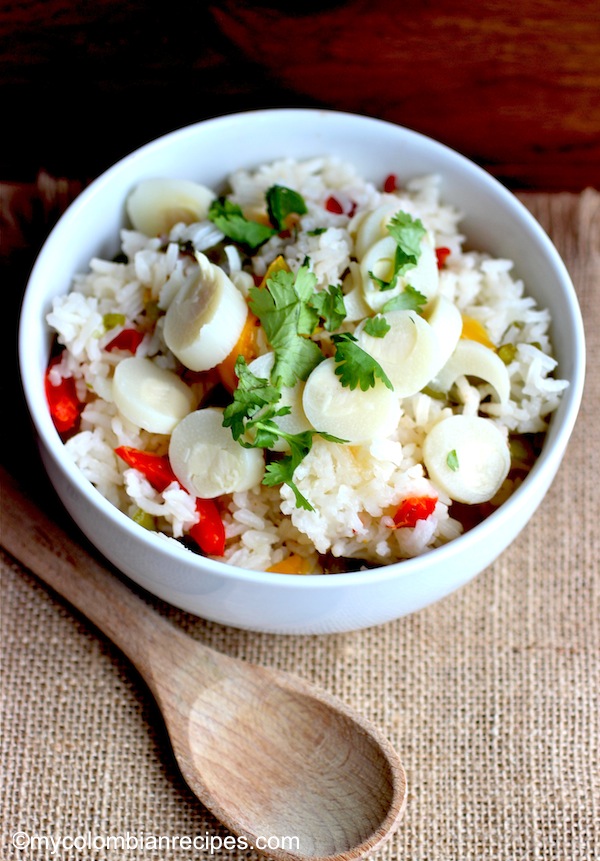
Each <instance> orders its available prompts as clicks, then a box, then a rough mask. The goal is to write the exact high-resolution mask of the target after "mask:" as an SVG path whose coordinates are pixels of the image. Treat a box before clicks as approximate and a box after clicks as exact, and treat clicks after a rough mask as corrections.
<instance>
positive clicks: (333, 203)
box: [325, 195, 344, 215]
mask: <svg viewBox="0 0 600 861" xmlns="http://www.w3.org/2000/svg"><path fill="white" fill-rule="evenodd" d="M325 209H326V210H327V212H334V213H335V214H336V215H343V214H344V207H343V206H342V204H341V203H340V202H339V200H338V199H337V197H334V196H333V195H330V196H329V197H328V198H327V200H326V201H325Z"/></svg>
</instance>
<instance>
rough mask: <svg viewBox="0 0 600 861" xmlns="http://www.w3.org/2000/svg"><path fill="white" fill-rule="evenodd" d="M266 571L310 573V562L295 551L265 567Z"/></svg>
mask: <svg viewBox="0 0 600 861" xmlns="http://www.w3.org/2000/svg"><path fill="white" fill-rule="evenodd" d="M267 571H272V572H274V573H276V574H310V563H309V561H308V559H304V558H303V557H302V556H298V554H297V553H292V554H290V556H286V558H285V559H282V560H281V562H276V563H275V565H271V567H270V568H267Z"/></svg>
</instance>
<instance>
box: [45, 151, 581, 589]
mask: <svg viewBox="0 0 600 861" xmlns="http://www.w3.org/2000/svg"><path fill="white" fill-rule="evenodd" d="M274 184H280V185H285V186H287V187H289V188H293V189H295V190H297V191H298V192H299V193H300V194H301V195H302V196H303V198H304V200H305V202H306V205H307V210H308V211H307V213H306V214H305V215H303V216H302V217H301V219H300V230H299V231H298V232H297V235H296V236H295V237H294V236H292V237H289V238H282V237H280V236H275V237H273V238H271V239H270V240H269V241H268V242H266V243H265V244H264V245H263V246H262V247H261V248H260V249H259V251H258V252H257V253H256V255H255V256H254V258H253V259H252V261H251V265H252V271H253V273H254V275H256V276H262V275H264V273H265V271H266V268H267V266H268V264H269V263H270V262H271V261H272V260H273V259H274V258H275V257H276V256H277V255H278V254H283V255H284V257H285V259H286V261H287V262H288V264H289V266H290V268H291V269H292V271H297V269H298V268H299V267H300V266H301V265H302V264H303V262H304V261H305V259H306V258H307V257H308V258H309V259H310V262H311V268H312V270H313V271H314V273H315V275H316V277H317V280H318V286H319V288H320V289H323V288H325V287H327V286H328V285H329V284H340V283H341V282H342V279H343V276H344V274H345V272H346V271H347V270H348V266H349V263H350V259H351V256H352V253H353V239H352V236H351V234H350V232H349V230H348V225H349V222H350V218H351V215H352V214H353V213H354V212H356V211H357V212H361V211H362V210H372V209H375V208H376V207H377V206H378V205H380V204H381V203H382V202H385V201H386V200H387V199H388V198H389V197H390V195H388V194H386V193H384V192H381V191H379V190H378V189H377V188H375V187H374V186H373V185H372V184H371V183H369V182H366V181H364V180H363V179H362V178H361V177H359V176H358V175H357V173H356V171H355V170H354V168H353V167H352V166H351V165H348V164H345V163H343V162H340V161H338V160H336V159H332V158H319V159H312V160H309V161H306V162H303V163H297V162H294V161H292V160H289V159H285V160H282V161H278V162H275V163H273V164H270V165H266V166H264V167H262V168H260V169H259V170H258V171H253V172H249V171H237V172H236V173H234V174H233V175H232V177H231V179H230V186H231V192H232V193H231V199H232V200H233V201H234V202H237V203H239V204H240V205H241V206H242V208H243V209H244V211H245V212H246V213H247V214H248V215H249V216H251V215H252V213H253V212H254V211H257V212H258V211H259V210H262V209H263V208H264V194H265V191H266V190H267V189H268V188H269V187H271V186H272V185H274ZM440 189H441V182H440V180H439V178H437V177H435V176H433V177H419V178H416V179H414V180H413V181H411V182H410V183H408V185H407V186H406V187H405V188H404V189H403V190H402V191H400V192H398V193H397V194H396V195H395V196H394V201H395V205H396V209H403V210H405V211H407V212H409V213H410V214H411V215H413V216H414V217H418V218H420V219H421V221H422V222H423V224H424V225H425V227H426V228H428V229H429V230H430V231H432V232H433V235H434V238H435V245H436V247H447V248H449V249H450V250H451V255H450V257H449V259H448V264H447V265H446V266H445V267H444V268H443V269H442V271H441V272H440V293H442V294H443V295H445V296H447V297H448V298H449V299H451V300H452V301H453V302H454V303H455V304H456V305H457V306H458V308H459V309H460V310H461V312H462V313H463V314H465V315H467V316H469V317H472V318H474V319H475V320H478V321H479V322H480V323H481V324H482V325H483V326H484V327H485V328H486V330H487V332H488V333H489V336H490V338H491V340H492V341H493V342H494V343H495V344H496V345H500V344H502V343H511V344H514V345H516V350H515V353H514V358H513V359H512V361H511V362H510V364H509V365H508V372H509V376H510V383H511V396H510V400H509V401H508V403H506V404H500V403H498V402H497V401H496V400H493V399H492V400H489V399H487V400H486V395H487V394H489V391H490V388H489V386H486V384H482V385H481V386H476V385H473V384H472V383H470V382H469V381H468V380H467V379H466V378H462V379H461V380H459V381H458V384H457V391H458V396H459V399H460V403H459V405H458V406H453V407H451V406H449V405H448V404H446V403H445V402H444V401H440V400H437V399H436V398H433V397H430V396H429V395H428V394H424V393H419V394H417V395H415V396H413V397H411V398H405V399H404V400H403V401H402V403H401V407H402V416H401V419H400V422H399V425H398V427H397V430H396V431H395V432H394V434H393V435H391V436H390V437H389V438H386V439H376V440H373V441H371V442H370V443H369V444H365V445H353V446H349V445H337V444H335V443H331V442H327V441H325V440H323V439H322V438H320V437H318V436H316V437H315V438H314V441H313V446H312V449H311V451H310V453H309V454H308V456H307V457H306V458H305V459H304V460H303V461H302V462H301V463H300V465H299V466H298V467H297V469H296V472H295V475H294V481H295V483H296V485H297V487H298V489H299V490H300V492H301V493H303V494H304V495H305V496H306V497H307V498H309V499H310V500H311V503H312V505H313V507H314V510H313V511H307V510H305V509H302V508H298V507H296V504H295V498H294V494H293V492H292V490H291V489H290V487H289V486H287V485H283V486H280V487H272V488H269V487H265V486H264V485H259V486H258V487H255V488H253V489H252V490H250V491H246V492H244V493H234V494H231V495H229V496H228V497H225V498H223V499H222V500H221V504H222V514H223V519H224V522H225V526H226V535H227V546H226V552H225V559H226V561H228V562H230V563H232V564H235V565H240V566H242V567H246V568H251V569H256V570H264V569H267V568H269V567H270V566H272V565H276V564H277V563H279V562H280V561H281V560H283V559H284V558H285V557H287V556H289V554H290V553H294V554H297V555H299V556H302V557H305V558H306V559H307V560H308V564H309V567H310V569H311V570H312V571H315V572H317V573H318V572H321V571H322V570H328V569H327V567H326V566H325V568H324V567H323V566H324V563H323V559H324V558H328V559H329V560H331V557H341V558H342V559H350V558H355V559H357V560H360V561H361V562H363V561H364V562H365V563H366V564H385V563H389V562H393V561H396V560H399V559H403V558H407V557H411V556H415V555H418V554H420V553H423V552H424V551H426V550H427V549H429V548H432V547H435V546H437V545H439V544H442V543H445V542H447V541H449V540H452V539H453V538H454V537H456V536H457V535H458V534H460V532H461V531H462V526H461V523H460V522H459V521H458V520H457V519H454V518H453V517H452V505H451V500H450V499H449V498H448V497H446V496H445V494H444V493H443V492H441V491H440V489H439V488H437V487H435V486H433V484H432V482H431V481H430V479H429V478H428V477H427V474H426V471H425V468H424V466H423V461H422V454H421V446H422V443H423V439H424V437H425V435H426V433H427V431H428V430H429V429H430V428H431V427H432V426H433V425H434V424H435V423H436V422H437V421H439V420H440V418H441V417H443V416H445V415H450V414H452V412H453V411H454V412H464V413H465V414H472V415H476V414H478V413H479V414H482V415H486V416H489V417H490V418H492V419H493V420H494V422H495V423H496V424H497V425H498V427H500V428H502V429H503V430H504V432H505V433H507V434H508V433H509V432H510V433H511V434H524V433H528V434H529V433H543V432H544V431H545V429H546V427H547V419H548V416H549V415H550V413H551V412H552V411H553V410H555V409H556V407H557V405H558V403H559V400H560V395H561V392H562V391H563V390H564V389H565V387H566V385H567V384H566V382H564V381H561V380H557V379H555V378H554V377H553V372H554V370H555V368H556V361H555V360H554V359H553V358H552V355H551V345H550V342H549V337H548V330H549V324H550V318H549V314H548V312H547V311H546V310H544V309H539V308H537V307H536V305H535V302H534V301H533V300H532V299H531V298H530V297H528V296H527V295H526V293H525V287H524V285H523V283H522V282H521V281H520V280H518V279H515V278H514V277H513V275H512V268H513V264H512V262H511V261H509V260H496V259H491V258H490V257H489V255H486V254H485V253H480V252H474V251H469V252H465V251H463V248H462V246H463V241H464V237H463V236H462V235H461V233H460V231H459V227H458V225H459V220H460V213H458V212H457V211H456V210H455V209H454V208H453V207H451V206H449V205H448V204H446V203H442V201H441V199H440ZM332 194H333V195H335V198H336V200H337V201H338V202H339V203H340V204H341V206H342V208H343V209H344V213H343V214H337V213H332V212H329V211H328V210H327V209H326V208H325V202H326V201H327V199H328V197H329V196H330V195H332ZM323 227H326V228H327V230H325V231H324V232H321V233H319V234H318V235H310V231H312V230H315V228H323ZM223 239H224V237H223V234H222V233H221V232H220V231H219V230H218V229H217V228H216V227H215V226H214V224H212V223H211V222H208V221H207V222H202V223H197V224H191V225H184V224H179V225H176V226H175V227H174V228H173V230H172V231H171V234H170V237H169V242H168V243H166V247H165V243H164V241H163V240H161V239H158V238H149V237H147V236H144V235H143V234H141V233H138V232H136V231H134V230H123V231H122V234H121V246H122V251H123V254H124V255H125V257H126V260H127V262H124V263H123V262H110V261H106V260H98V259H94V260H92V261H91V262H90V268H89V271H88V272H87V273H84V274H79V275H77V276H76V277H75V278H74V282H73V285H72V289H71V291H70V292H69V293H68V294H66V295H65V296H62V297H59V298H58V299H56V300H55V302H54V305H53V308H52V311H51V312H50V314H49V315H48V318H47V319H48V323H49V325H50V326H51V327H52V328H53V329H54V330H55V332H56V333H57V340H58V343H59V344H60V345H62V346H64V347H65V348H66V349H65V351H64V352H63V354H62V359H61V361H60V363H59V364H57V365H55V366H54V367H53V369H52V381H54V382H55V383H57V382H58V381H59V380H60V379H61V378H62V377H73V378H74V379H75V381H76V384H77V390H78V394H79V397H80V399H81V400H85V402H86V406H85V408H84V410H83V413H82V416H81V426H80V429H79V430H78V432H77V433H75V434H74V435H73V436H71V437H70V438H69V439H68V440H67V442H66V450H67V452H68V453H69V455H70V456H71V457H72V458H73V460H74V461H75V463H76V464H77V465H78V466H79V468H80V469H81V470H82V472H83V474H84V475H85V476H86V477H87V478H88V479H89V480H90V481H91V482H92V483H93V484H95V485H96V487H97V488H98V490H99V491H100V492H101V493H102V494H103V495H104V496H106V497H107V499H109V500H110V501H111V502H112V503H113V504H115V505H116V506H118V507H119V508H120V509H121V510H123V511H124V512H126V513H127V514H129V515H130V516H133V515H134V513H135V512H136V511H142V512H147V513H148V514H149V515H151V516H152V517H154V518H155V519H156V521H155V522H156V524H157V528H158V529H159V530H160V531H162V532H164V533H165V534H166V535H168V536H171V537H174V538H179V537H181V536H182V535H184V534H185V533H186V532H187V531H188V530H189V528H190V526H192V525H193V523H195V522H196V520H197V514H196V512H195V506H194V500H193V498H192V497H191V496H190V495H189V494H188V493H187V492H186V491H184V490H182V488H181V487H180V486H179V485H178V484H177V483H174V484H173V485H171V486H169V488H167V490H165V491H164V492H163V493H158V492H157V491H156V490H154V489H153V488H152V487H151V485H150V484H149V483H148V481H147V480H146V479H145V478H143V476H141V474H140V473H139V472H137V471H136V470H134V469H130V468H128V467H127V466H126V465H125V464H124V463H123V462H122V461H121V459H120V458H118V457H117V455H116V454H115V452H114V450H115V448H116V447H118V446H121V445H127V446H133V447H134V448H139V449H142V450H145V451H152V452H157V453H159V454H164V453H166V451H167V449H168V442H169V440H168V437H167V436H163V435H156V434H150V433H148V432H146V431H144V430H142V429H141V428H139V427H136V426H134V425H132V424H131V423H130V422H129V421H127V420H126V419H125V418H124V417H123V416H122V415H120V413H119V411H118V410H117V408H116V406H115V405H114V403H113V399H112V392H111V379H112V375H113V373H114V368H115V365H116V364H117V363H118V362H119V361H120V359H121V358H122V357H123V354H122V353H120V352H119V351H113V352H110V351H107V350H106V349H105V348H106V346H107V344H108V343H109V342H110V341H111V340H112V339H113V338H114V337H115V335H116V334H117V333H118V332H119V331H120V329H122V328H126V326H129V327H130V326H131V325H132V324H134V325H135V324H136V322H139V321H140V319H142V318H141V315H142V312H143V311H144V309H145V308H147V307H148V304H149V303H154V304H155V305H156V307H157V308H158V309H159V311H164V310H166V309H167V308H168V307H169V304H170V302H171V301H172V299H173V297H174V296H175V294H176V293H177V291H178V290H179V288H180V287H181V285H182V284H183V283H184V282H185V280H186V278H187V277H189V276H190V274H191V273H193V271H194V267H195V265H196V264H195V261H194V258H193V257H192V256H189V255H185V254H182V253H180V243H192V244H193V245H194V247H195V248H196V249H197V250H200V251H208V250H209V249H211V248H213V247H214V246H215V245H217V244H218V243H222V242H223ZM224 259H225V264H224V266H225V268H226V269H227V271H228V272H229V273H230V275H231V277H232V278H233V279H234V280H235V278H234V276H236V277H237V278H238V280H236V284H238V286H239V287H240V289H242V290H244V289H245V287H246V286H247V282H246V281H245V280H244V278H246V279H248V278H249V276H248V275H247V274H245V273H243V272H242V271H241V270H242V265H243V260H242V258H241V256H240V253H239V251H238V250H237V248H236V247H235V246H234V245H231V244H230V245H225V246H224ZM250 283H251V282H250ZM242 285H244V287H242ZM107 314H121V315H123V318H124V319H125V320H126V321H127V322H126V324H124V325H122V326H120V327H117V328H116V329H114V328H113V329H111V330H110V331H109V332H106V331H105V329H104V324H103V319H104V316H105V315H107ZM162 323H163V320H162V318H161V317H159V320H158V323H157V325H156V328H155V329H154V331H152V330H148V332H147V333H146V334H145V336H144V339H143V341H142V343H141V344H140V346H139V348H138V350H137V355H138V356H145V357H149V358H152V359H153V360H154V361H156V362H157V363H158V364H160V365H162V366H163V367H167V368H171V369H174V370H179V369H180V366H179V365H178V362H177V361H176V359H175V358H174V356H173V355H172V354H171V353H170V352H169V351H168V349H167V348H166V345H165V343H164V340H163V338H162ZM197 391H198V396H199V397H200V394H201V392H202V388H201V383H198V388H197ZM513 486H514V482H513V479H512V478H511V479H507V481H506V483H505V486H504V487H503V488H502V489H501V493H500V495H501V496H502V494H503V495H504V496H506V495H508V494H509V493H510V492H511V491H512V489H513ZM412 496H417V497H420V496H436V497H437V498H438V502H437V504H436V506H435V510H434V512H433V513H432V514H431V515H430V516H429V517H427V518H426V519H424V520H419V521H418V522H417V525H416V526H415V527H414V528H394V527H395V524H394V522H393V519H392V513H393V511H394V510H395V508H396V507H397V506H398V504H399V503H400V502H401V501H402V500H403V499H405V498H407V497H412ZM334 567H335V566H334Z"/></svg>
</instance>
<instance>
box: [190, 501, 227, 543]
mask: <svg viewBox="0 0 600 861" xmlns="http://www.w3.org/2000/svg"><path fill="white" fill-rule="evenodd" d="M196 511H197V512H198V515H199V517H200V520H199V521H198V523H195V524H194V525H193V526H192V528H191V529H190V532H189V534H190V537H191V538H193V539H194V541H195V542H196V544H197V545H198V547H199V548H200V550H202V552H203V553H206V554H207V555H208V556H223V554H224V553H225V526H224V524H223V521H222V519H221V515H220V514H219V509H218V508H217V505H216V503H215V502H214V500H212V499H197V500H196Z"/></svg>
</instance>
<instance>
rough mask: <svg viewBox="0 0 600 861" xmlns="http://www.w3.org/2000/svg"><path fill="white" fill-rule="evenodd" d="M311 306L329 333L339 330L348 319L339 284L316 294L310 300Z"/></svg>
mask: <svg viewBox="0 0 600 861" xmlns="http://www.w3.org/2000/svg"><path fill="white" fill-rule="evenodd" d="M310 305H311V307H312V308H314V310H315V311H316V312H317V314H318V315H319V317H320V318H321V319H322V320H323V325H324V327H325V329H326V330H327V331H328V332H334V331H335V330H336V329H339V327H340V326H341V324H342V323H343V321H344V320H345V319H346V306H345V304H344V294H343V293H342V288H341V287H340V286H339V284H330V285H329V287H328V288H327V290H321V291H320V292H319V293H315V294H314V296H313V297H312V299H311V300H310Z"/></svg>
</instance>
